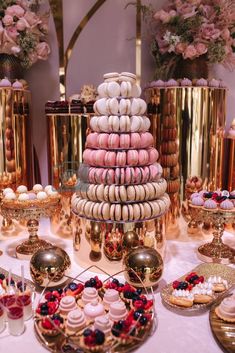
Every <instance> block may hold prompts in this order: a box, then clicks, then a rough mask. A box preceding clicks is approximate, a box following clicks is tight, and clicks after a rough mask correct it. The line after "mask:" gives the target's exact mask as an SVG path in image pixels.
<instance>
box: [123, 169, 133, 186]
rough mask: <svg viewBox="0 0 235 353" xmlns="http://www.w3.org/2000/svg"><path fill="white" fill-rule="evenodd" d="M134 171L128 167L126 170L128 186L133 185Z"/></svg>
mask: <svg viewBox="0 0 235 353" xmlns="http://www.w3.org/2000/svg"><path fill="white" fill-rule="evenodd" d="M132 169H133V168H131V167H128V168H126V170H125V183H126V184H131V183H132V182H133V181H132V175H133V172H132Z"/></svg>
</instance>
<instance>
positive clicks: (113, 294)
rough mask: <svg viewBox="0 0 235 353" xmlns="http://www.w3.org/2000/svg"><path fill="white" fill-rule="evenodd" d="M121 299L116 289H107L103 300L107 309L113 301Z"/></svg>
mask: <svg viewBox="0 0 235 353" xmlns="http://www.w3.org/2000/svg"><path fill="white" fill-rule="evenodd" d="M118 301H120V297H119V293H118V292H117V291H116V290H115V289H107V290H106V291H105V293H104V298H103V302H104V305H105V309H109V307H110V305H111V304H112V303H115V302H118Z"/></svg>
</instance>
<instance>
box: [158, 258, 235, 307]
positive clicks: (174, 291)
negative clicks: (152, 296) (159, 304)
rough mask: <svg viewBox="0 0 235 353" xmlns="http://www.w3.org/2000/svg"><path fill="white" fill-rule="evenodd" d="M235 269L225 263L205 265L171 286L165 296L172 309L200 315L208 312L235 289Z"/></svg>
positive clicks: (166, 288)
mask: <svg viewBox="0 0 235 353" xmlns="http://www.w3.org/2000/svg"><path fill="white" fill-rule="evenodd" d="M234 278H235V270H234V269H233V268H230V267H227V266H225V265H222V264H201V265H199V266H197V267H195V268H194V269H193V270H192V271H190V272H189V273H186V274H185V275H184V276H182V277H180V278H178V279H177V280H175V281H173V282H172V283H169V284H167V285H166V286H165V287H164V288H163V290H162V292H161V297H162V301H163V304H165V305H166V307H167V308H168V309H171V310H176V311H180V312H182V313H188V312H190V313H197V312H200V311H202V310H206V309H208V308H209V307H210V306H211V305H212V304H213V303H215V302H217V300H218V298H221V297H224V296H225V295H226V294H228V292H229V291H230V290H231V289H232V288H233V287H234Z"/></svg>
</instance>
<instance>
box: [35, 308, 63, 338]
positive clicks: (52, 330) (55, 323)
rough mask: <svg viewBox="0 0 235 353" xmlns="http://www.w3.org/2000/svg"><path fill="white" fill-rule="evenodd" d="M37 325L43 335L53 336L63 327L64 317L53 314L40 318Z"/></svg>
mask: <svg viewBox="0 0 235 353" xmlns="http://www.w3.org/2000/svg"><path fill="white" fill-rule="evenodd" d="M38 327H39V329H40V331H41V333H42V334H43V335H45V336H50V337H55V336H58V335H59V334H60V332H61V331H60V330H63V329H64V319H63V318H62V316H60V315H59V314H54V315H52V316H48V317H45V318H43V319H41V320H40V321H39V323H38Z"/></svg>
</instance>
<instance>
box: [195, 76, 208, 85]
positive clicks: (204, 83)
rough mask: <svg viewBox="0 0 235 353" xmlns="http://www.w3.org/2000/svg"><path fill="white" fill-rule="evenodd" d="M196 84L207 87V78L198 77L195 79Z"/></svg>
mask: <svg viewBox="0 0 235 353" xmlns="http://www.w3.org/2000/svg"><path fill="white" fill-rule="evenodd" d="M196 86H198V87H207V86H208V83H207V80H205V79H204V78H200V79H199V80H197V81H196Z"/></svg>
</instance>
